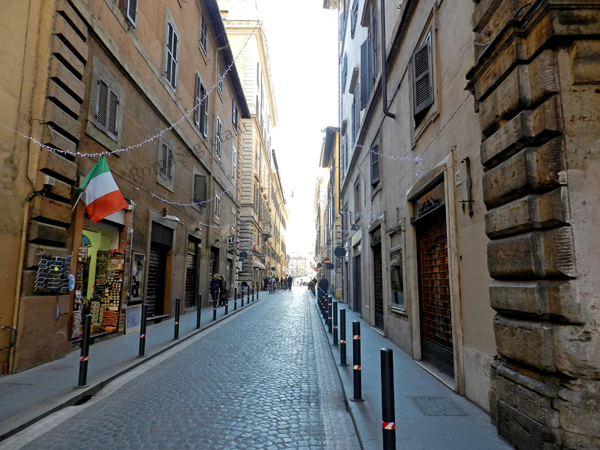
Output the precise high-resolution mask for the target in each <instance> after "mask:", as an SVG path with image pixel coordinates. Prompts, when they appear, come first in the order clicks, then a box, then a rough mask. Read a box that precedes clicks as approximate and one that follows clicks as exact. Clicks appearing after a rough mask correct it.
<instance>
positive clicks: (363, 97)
mask: <svg viewBox="0 0 600 450" xmlns="http://www.w3.org/2000/svg"><path fill="white" fill-rule="evenodd" d="M369 72H370V70H369V41H368V39H365V42H363V43H362V44H361V46H360V109H361V110H363V109H365V108H366V107H367V102H368V101H369V94H370V92H369V84H370V83H369V78H370V75H369Z"/></svg>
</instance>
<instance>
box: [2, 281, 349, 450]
mask: <svg viewBox="0 0 600 450" xmlns="http://www.w3.org/2000/svg"><path fill="white" fill-rule="evenodd" d="M263 295H264V296H265V298H264V299H261V302H260V303H259V304H257V305H255V306H254V307H253V308H250V309H248V310H247V311H245V312H244V313H242V314H238V315H235V316H233V317H232V318H231V319H230V320H228V321H225V322H224V323H222V324H219V325H217V326H215V327H213V328H212V329H210V330H207V331H206V332H204V333H201V334H200V335H199V336H198V337H196V338H193V339H190V341H189V342H186V343H182V345H180V346H178V347H177V348H176V349H175V350H173V351H171V352H169V353H167V354H166V356H165V357H164V358H157V359H156V361H152V362H150V363H148V364H145V365H143V366H141V368H139V369H137V370H135V371H133V372H132V373H131V374H128V375H127V376H126V377H124V379H123V380H117V381H116V382H114V383H113V384H111V385H109V386H108V387H107V388H105V389H104V390H103V391H102V392H101V393H100V394H99V395H98V396H96V397H94V398H92V399H91V400H90V401H88V402H87V403H85V404H83V405H80V406H75V407H71V408H67V409H65V410H63V411H61V412H59V413H57V414H55V415H53V416H50V417H49V418H47V419H45V420H44V421H42V422H40V423H39V424H37V425H36V426H35V427H32V428H31V429H28V430H26V431H25V432H23V433H21V434H20V435H18V436H16V438H18V439H14V438H13V439H12V440H10V441H8V442H5V443H4V444H5V445H10V447H8V446H2V445H0V448H24V449H44V450H49V449H69V450H73V449H100V448H101V449H139V448H150V449H162V448H174V449H282V448H296V449H329V448H331V449H345V450H351V449H357V448H359V447H358V442H357V439H356V437H355V431H354V428H353V426H352V422H351V419H350V416H349V414H348V413H347V411H346V406H345V403H344V400H343V395H342V391H341V387H340V384H339V378H338V375H337V373H336V370H335V367H334V362H333V360H332V358H331V354H330V351H329V349H328V345H327V341H326V339H325V338H324V336H323V330H322V327H321V325H320V324H319V323H318V320H319V319H318V317H317V312H316V310H315V307H314V304H313V303H312V302H311V301H310V300H309V296H308V294H307V291H306V290H304V289H302V290H295V291H293V292H290V291H285V292H278V293H275V294H273V295H268V294H266V293H265V294H263Z"/></svg>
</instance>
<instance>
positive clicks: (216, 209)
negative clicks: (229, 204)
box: [213, 192, 221, 219]
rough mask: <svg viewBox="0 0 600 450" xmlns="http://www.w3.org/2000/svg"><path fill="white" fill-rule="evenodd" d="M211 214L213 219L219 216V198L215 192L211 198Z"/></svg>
mask: <svg viewBox="0 0 600 450" xmlns="http://www.w3.org/2000/svg"><path fill="white" fill-rule="evenodd" d="M213 208H214V209H213V216H214V218H215V219H218V218H220V217H221V198H220V197H219V196H218V195H217V193H216V192H215V199H214V200H213Z"/></svg>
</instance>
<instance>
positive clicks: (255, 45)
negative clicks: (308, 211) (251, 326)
mask: <svg viewBox="0 0 600 450" xmlns="http://www.w3.org/2000/svg"><path fill="white" fill-rule="evenodd" d="M219 6H220V8H221V14H222V17H223V23H224V25H225V28H226V30H227V33H228V36H229V40H230V42H231V48H232V51H233V53H234V54H235V55H236V56H237V60H236V65H237V67H238V69H239V73H240V77H241V79H242V83H243V87H244V92H245V93H246V96H247V98H248V105H249V108H250V112H251V117H250V118H248V119H244V120H243V124H242V127H243V129H244V133H243V146H242V153H241V165H242V172H243V173H244V178H243V180H242V184H241V196H242V201H241V215H240V242H239V245H240V248H241V249H242V250H243V251H245V252H246V254H247V255H248V256H247V257H246V258H244V259H242V260H241V261H240V263H239V266H240V272H239V277H240V281H241V282H242V283H244V282H245V283H248V284H250V283H252V284H253V285H256V284H257V283H260V282H262V280H263V278H264V277H265V276H267V275H268V276H274V277H279V278H282V277H284V276H285V268H286V264H287V254H286V246H285V235H284V233H285V228H286V221H287V220H288V211H287V204H286V200H285V196H284V190H283V186H282V184H281V177H280V173H279V168H278V165H277V157H276V153H275V150H274V149H273V148H272V145H271V130H272V128H274V127H276V126H277V103H276V97H275V87H274V83H273V77H272V74H271V66H270V62H269V50H268V46H267V36H266V32H265V26H264V23H263V22H262V21H260V20H258V15H257V11H256V5H255V2H254V1H246V0H232V1H227V0H225V1H221V2H219Z"/></svg>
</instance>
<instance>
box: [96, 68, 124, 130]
mask: <svg viewBox="0 0 600 450" xmlns="http://www.w3.org/2000/svg"><path fill="white" fill-rule="evenodd" d="M118 117H119V95H118V94H117V92H116V91H115V90H113V88H112V87H111V86H109V84H108V83H107V82H106V81H105V80H104V79H103V78H99V79H98V101H97V102H96V127H98V129H100V130H102V131H104V132H105V133H106V134H107V135H108V136H109V137H110V138H112V139H114V140H115V141H116V140H117V133H118V123H119V121H118Z"/></svg>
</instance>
